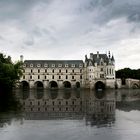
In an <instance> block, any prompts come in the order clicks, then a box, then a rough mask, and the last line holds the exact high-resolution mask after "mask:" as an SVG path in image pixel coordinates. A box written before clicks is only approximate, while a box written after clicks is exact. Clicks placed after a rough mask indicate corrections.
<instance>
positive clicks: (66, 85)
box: [63, 81, 71, 88]
mask: <svg viewBox="0 0 140 140" xmlns="http://www.w3.org/2000/svg"><path fill="white" fill-rule="evenodd" d="M63 85H64V88H71V83H70V82H69V81H64V82H63Z"/></svg>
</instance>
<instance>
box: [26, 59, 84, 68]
mask: <svg viewBox="0 0 140 140" xmlns="http://www.w3.org/2000/svg"><path fill="white" fill-rule="evenodd" d="M24 64H26V67H30V64H33V67H37V65H38V64H40V67H44V65H48V67H52V64H54V65H55V67H58V65H59V64H62V67H65V65H68V67H72V64H74V65H75V68H79V65H82V67H83V65H84V63H83V60H25V61H24Z"/></svg>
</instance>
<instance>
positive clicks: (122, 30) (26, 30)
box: [0, 0, 140, 69]
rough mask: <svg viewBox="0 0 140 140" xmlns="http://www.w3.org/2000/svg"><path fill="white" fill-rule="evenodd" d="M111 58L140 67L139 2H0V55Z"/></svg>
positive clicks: (29, 0)
mask: <svg viewBox="0 0 140 140" xmlns="http://www.w3.org/2000/svg"><path fill="white" fill-rule="evenodd" d="M109 50H110V51H111V54H112V53H113V55H114V57H115V60H116V69H120V68H124V67H130V68H135V69H138V68H140V0H0V51H1V52H2V53H5V54H6V55H10V56H11V57H12V59H13V60H14V61H15V60H18V59H19V56H20V55H23V56H24V59H82V60H84V58H85V57H84V56H85V54H87V55H89V53H91V52H92V53H97V51H99V52H100V53H106V52H108V51H109Z"/></svg>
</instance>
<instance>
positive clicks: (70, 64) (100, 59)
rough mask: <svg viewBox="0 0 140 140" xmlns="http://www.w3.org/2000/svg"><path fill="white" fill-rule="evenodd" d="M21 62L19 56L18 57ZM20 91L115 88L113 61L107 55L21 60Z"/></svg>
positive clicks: (112, 58)
mask: <svg viewBox="0 0 140 140" xmlns="http://www.w3.org/2000/svg"><path fill="white" fill-rule="evenodd" d="M21 61H23V56H21ZM23 69H24V70H23V76H22V78H21V79H20V82H21V85H22V86H23V87H26V86H29V87H30V88H37V87H43V88H59V89H61V88H80V87H81V88H90V89H94V88H97V89H100V88H101V89H102V88H115V60H114V57H113V56H112V57H111V56H110V52H109V54H108V55H107V54H99V52H97V54H93V53H91V54H90V58H87V56H85V62H83V61H82V60H25V61H24V64H23Z"/></svg>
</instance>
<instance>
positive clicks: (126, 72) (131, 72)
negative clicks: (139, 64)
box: [116, 68, 140, 80]
mask: <svg viewBox="0 0 140 140" xmlns="http://www.w3.org/2000/svg"><path fill="white" fill-rule="evenodd" d="M116 78H121V79H126V78H132V79H138V80H140V69H130V68H124V69H120V70H117V71H116Z"/></svg>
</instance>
